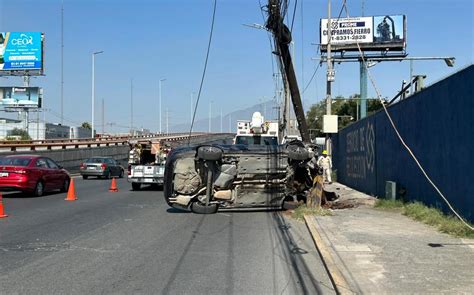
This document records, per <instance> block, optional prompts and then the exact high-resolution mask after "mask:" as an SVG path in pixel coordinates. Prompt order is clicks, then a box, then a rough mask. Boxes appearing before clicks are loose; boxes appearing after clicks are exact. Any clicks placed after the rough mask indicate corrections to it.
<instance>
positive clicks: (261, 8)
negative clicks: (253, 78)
mask: <svg viewBox="0 0 474 295" xmlns="http://www.w3.org/2000/svg"><path fill="white" fill-rule="evenodd" d="M258 4H259V5H260V13H261V14H262V20H263V23H265V22H266V21H265V15H264V14H263V7H265V6H262V1H261V0H258ZM267 36H268V42H269V43H270V49H271V52H273V51H274V49H273V43H272V37H271V36H270V32H268V31H267ZM270 59H271V61H272V74H275V62H274V60H273V53H271V55H270Z"/></svg>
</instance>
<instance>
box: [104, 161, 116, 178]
mask: <svg viewBox="0 0 474 295" xmlns="http://www.w3.org/2000/svg"><path fill="white" fill-rule="evenodd" d="M105 161H106V163H107V166H109V167H110V174H111V175H112V176H117V175H118V174H119V172H118V169H117V163H116V162H115V160H114V159H105Z"/></svg>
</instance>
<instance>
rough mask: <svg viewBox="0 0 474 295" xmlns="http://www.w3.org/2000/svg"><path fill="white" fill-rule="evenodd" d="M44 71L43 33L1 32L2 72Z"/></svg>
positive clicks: (0, 59)
mask: <svg viewBox="0 0 474 295" xmlns="http://www.w3.org/2000/svg"><path fill="white" fill-rule="evenodd" d="M42 69H43V34H42V33H40V32H0V72H2V71H30V70H38V71H40V72H41V71H42Z"/></svg>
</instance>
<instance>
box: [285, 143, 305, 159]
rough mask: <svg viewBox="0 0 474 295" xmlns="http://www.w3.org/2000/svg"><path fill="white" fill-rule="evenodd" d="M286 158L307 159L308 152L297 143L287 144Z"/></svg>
mask: <svg viewBox="0 0 474 295" xmlns="http://www.w3.org/2000/svg"><path fill="white" fill-rule="evenodd" d="M287 150H288V158H290V159H291V160H296V161H303V160H307V159H309V152H308V150H307V149H306V148H304V147H301V146H298V145H288V148H287Z"/></svg>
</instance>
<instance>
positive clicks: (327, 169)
mask: <svg viewBox="0 0 474 295" xmlns="http://www.w3.org/2000/svg"><path fill="white" fill-rule="evenodd" d="M318 166H319V167H321V168H322V169H323V177H324V181H326V182H329V184H331V183H332V180H331V169H332V161H331V158H330V157H328V151H326V150H324V151H323V152H322V156H320V157H319V159H318Z"/></svg>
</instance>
